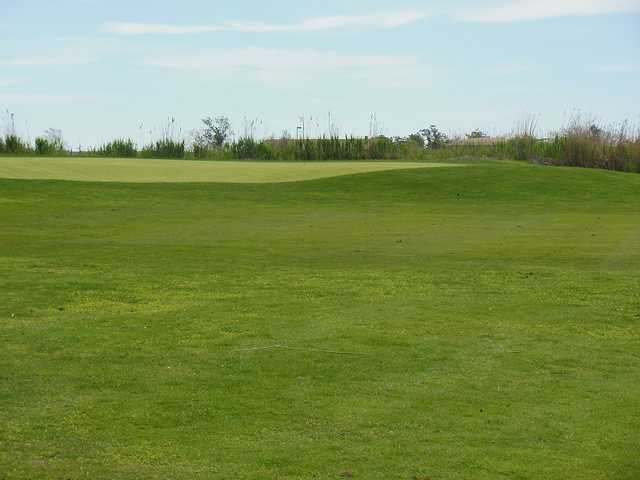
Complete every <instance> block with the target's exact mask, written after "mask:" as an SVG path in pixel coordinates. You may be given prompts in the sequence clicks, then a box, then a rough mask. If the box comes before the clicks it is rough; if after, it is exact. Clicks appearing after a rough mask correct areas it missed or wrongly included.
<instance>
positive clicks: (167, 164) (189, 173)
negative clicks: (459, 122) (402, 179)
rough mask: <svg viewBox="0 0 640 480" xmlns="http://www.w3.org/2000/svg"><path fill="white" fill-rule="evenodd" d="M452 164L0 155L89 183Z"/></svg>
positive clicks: (34, 172)
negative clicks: (203, 160)
mask: <svg viewBox="0 0 640 480" xmlns="http://www.w3.org/2000/svg"><path fill="white" fill-rule="evenodd" d="M444 166H446V167H451V166H456V165H452V164H441V163H415V162H396V161H392V162H391V161H387V162H304V163H303V162H237V161H236V162H202V161H190V160H140V159H117V158H60V157H59V158H42V157H40V158H37V157H36V158H28V157H27V158H11V157H5V158H2V157H0V178H14V179H30V180H35V179H37V180H76V181H86V182H135V183H165V182H169V183H176V182H231V183H274V182H295V181H300V180H312V179H317V178H327V177H336V176H340V175H350V174H355V173H364V172H377V171H383V170H398V169H407V168H425V167H444Z"/></svg>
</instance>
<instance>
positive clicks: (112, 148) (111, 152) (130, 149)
mask: <svg viewBox="0 0 640 480" xmlns="http://www.w3.org/2000/svg"><path fill="white" fill-rule="evenodd" d="M94 153H95V154H96V155H98V156H101V157H119V158H127V157H136V156H137V155H138V149H137V148H136V144H135V142H134V141H133V140H132V139H130V138H118V139H116V140H112V141H111V142H108V143H105V144H104V145H102V146H101V147H100V148H98V149H97V150H96V151H95V152H94Z"/></svg>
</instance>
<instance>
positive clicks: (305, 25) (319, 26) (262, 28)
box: [102, 10, 429, 35]
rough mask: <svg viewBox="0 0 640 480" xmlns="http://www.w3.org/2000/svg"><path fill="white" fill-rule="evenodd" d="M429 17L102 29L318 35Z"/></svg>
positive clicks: (106, 28)
mask: <svg viewBox="0 0 640 480" xmlns="http://www.w3.org/2000/svg"><path fill="white" fill-rule="evenodd" d="M428 16H429V14H428V13H427V12H425V11H420V10H398V11H392V12H379V13H369V14H360V15H338V16H331V17H315V18H308V19H305V20H302V21H300V22H297V23H289V24H277V23H243V22H228V23H223V24H218V25H171V24H154V23H131V22H112V23H107V24H105V25H103V27H102V31H103V32H107V33H114V34H120V35H148V34H164V35H192V34H198V33H216V32H240V33H278V32H318V31H323V30H339V29H348V28H354V29H372V28H387V29H389V28H397V27H401V26H403V25H408V24H411V23H416V22H419V21H422V20H424V19H426V18H427V17H428Z"/></svg>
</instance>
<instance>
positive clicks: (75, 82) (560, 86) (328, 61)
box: [0, 0, 640, 146]
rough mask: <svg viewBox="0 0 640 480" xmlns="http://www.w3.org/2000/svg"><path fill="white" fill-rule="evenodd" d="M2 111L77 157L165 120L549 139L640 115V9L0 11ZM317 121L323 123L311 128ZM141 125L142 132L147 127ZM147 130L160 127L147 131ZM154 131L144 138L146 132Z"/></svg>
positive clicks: (266, 5)
mask: <svg viewBox="0 0 640 480" xmlns="http://www.w3.org/2000/svg"><path fill="white" fill-rule="evenodd" d="M0 8H1V10H0V39H2V41H1V42H0V108H1V109H2V111H3V112H4V111H5V109H8V110H10V111H11V112H15V114H16V117H17V126H18V127H19V129H20V130H21V132H22V133H23V134H27V133H29V134H30V135H31V137H33V136H35V135H37V134H40V133H42V132H43V131H44V130H45V129H46V128H48V127H55V128H60V129H62V131H63V133H64V136H65V138H66V139H67V140H68V141H69V142H70V143H71V144H73V145H74V146H77V145H78V144H79V143H82V144H83V145H87V144H96V143H100V142H102V141H105V140H107V139H109V138H113V137H116V136H131V137H133V138H134V139H136V140H140V139H146V138H148V137H149V134H148V131H149V130H151V129H154V128H155V129H157V128H158V127H159V126H160V125H161V124H162V123H163V120H164V119H166V118H167V117H168V116H173V117H175V118H176V119H177V121H178V122H179V124H180V126H181V127H182V129H183V131H184V132H185V133H186V132H188V131H190V130H191V129H193V128H195V127H197V126H198V122H199V119H200V118H201V117H202V116H205V115H227V116H229V117H230V118H231V119H232V121H233V123H234V127H235V130H236V132H239V133H241V132H242V123H243V118H244V117H247V118H250V119H252V118H259V119H260V120H261V121H262V123H261V125H260V127H259V128H258V129H257V134H258V135H260V136H262V135H265V134H267V135H268V134H280V133H281V132H282V130H283V129H287V130H289V131H290V132H292V133H294V132H295V128H296V124H297V121H298V120H297V119H298V117H299V116H300V115H305V116H306V118H307V124H308V125H313V124H317V126H316V127H310V128H309V131H310V132H311V133H314V132H317V133H319V134H322V133H324V132H325V131H326V130H327V123H328V121H327V118H328V112H329V111H331V112H332V115H333V119H334V122H335V124H336V125H337V127H339V129H340V131H341V133H343V134H345V133H353V134H357V135H366V134H367V133H368V131H369V118H370V115H371V114H372V113H375V114H376V115H377V118H378V122H379V124H380V129H381V131H382V132H383V133H385V134H388V135H406V134H409V133H411V132H414V131H416V130H418V129H419V128H422V127H424V126H426V125H428V124H430V123H435V124H437V125H439V126H441V127H442V128H443V129H445V130H447V131H449V132H452V133H464V132H465V131H469V130H471V129H473V128H482V129H484V130H486V131H489V132H492V133H502V132H507V131H509V130H510V129H511V128H512V127H513V126H514V124H515V123H516V122H517V121H518V120H519V119H521V118H522V117H523V116H524V115H527V114H540V115H541V125H542V127H543V129H545V130H546V129H553V128H557V127H558V126H560V125H561V124H562V123H563V121H564V120H565V118H566V116H567V115H568V114H570V113H571V112H572V111H574V110H576V109H579V110H581V111H582V112H584V113H585V114H586V115H593V116H595V117H597V118H598V119H601V120H603V121H611V122H616V121H621V120H624V119H629V120H631V121H632V122H635V123H637V122H638V121H639V120H640V0H537V1H519V0H494V1H488V2H479V1H453V0H450V1H416V0H406V1H403V0H400V1H393V2H391V1H388V0H387V1H382V0H367V1H364V0H351V1H344V0H341V1H337V0H323V1H311V0H305V1H289V0H283V1H277V2H276V1H273V2H265V1H255V0H236V1H230V2H222V1H211V0H182V1H180V2H178V1H175V0H171V1H169V0H156V1H150V0H149V1H146V0H137V1H134V0H126V1H125V0H57V1H55V2H53V1H51V0H0ZM311 117H313V118H314V121H313V122H312V121H311V120H310V118H311ZM141 124H143V125H144V127H143V132H142V133H141V132H140V125H141ZM144 132H147V133H144ZM145 136H146V138H145Z"/></svg>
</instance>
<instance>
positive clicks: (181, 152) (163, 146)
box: [140, 138, 185, 159]
mask: <svg viewBox="0 0 640 480" xmlns="http://www.w3.org/2000/svg"><path fill="white" fill-rule="evenodd" d="M140 154H141V156H142V157H145V158H176V159H180V158H184V156H185V144H184V140H180V141H176V140H171V139H167V138H164V139H162V140H158V141H157V142H155V143H154V144H152V145H148V146H147V147H145V148H144V149H143V150H142V152H140Z"/></svg>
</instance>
